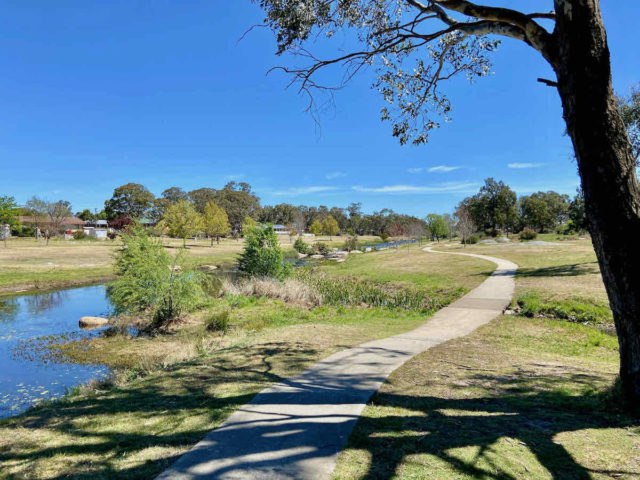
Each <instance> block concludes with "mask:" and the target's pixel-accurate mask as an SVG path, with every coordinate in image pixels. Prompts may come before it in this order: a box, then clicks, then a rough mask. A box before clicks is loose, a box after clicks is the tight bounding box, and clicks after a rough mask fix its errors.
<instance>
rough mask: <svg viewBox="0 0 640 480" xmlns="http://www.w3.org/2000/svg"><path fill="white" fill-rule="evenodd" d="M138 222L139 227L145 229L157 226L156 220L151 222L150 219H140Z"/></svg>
mask: <svg viewBox="0 0 640 480" xmlns="http://www.w3.org/2000/svg"><path fill="white" fill-rule="evenodd" d="M139 221H140V225H142V226H143V227H145V228H150V227H155V226H156V225H157V224H158V222H157V221H156V220H151V219H150V218H141V219H140V220H139Z"/></svg>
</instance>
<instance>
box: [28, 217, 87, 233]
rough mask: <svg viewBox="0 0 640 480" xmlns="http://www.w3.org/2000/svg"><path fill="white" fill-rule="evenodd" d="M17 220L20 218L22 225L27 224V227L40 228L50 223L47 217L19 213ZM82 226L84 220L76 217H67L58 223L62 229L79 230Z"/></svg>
mask: <svg viewBox="0 0 640 480" xmlns="http://www.w3.org/2000/svg"><path fill="white" fill-rule="evenodd" d="M18 220H20V223H21V224H22V225H27V226H29V227H35V226H38V227H40V229H41V230H42V229H43V228H46V227H47V225H50V224H51V223H52V222H51V219H50V218H49V217H42V218H36V217H31V216H22V215H21V216H19V217H18ZM82 227H84V220H81V219H80V218H78V217H67V218H65V219H64V220H62V223H61V225H60V228H61V229H63V230H80V229H81V228H82Z"/></svg>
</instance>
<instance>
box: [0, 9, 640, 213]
mask: <svg viewBox="0 0 640 480" xmlns="http://www.w3.org/2000/svg"><path fill="white" fill-rule="evenodd" d="M535 3H536V4H545V3H548V4H549V5H551V2H550V1H548V2H547V1H546V0H545V1H542V2H535ZM0 4H1V5H2V12H3V13H2V16H1V17H0V31H2V36H1V37H0V64H1V65H2V75H0V165H1V167H0V195H2V194H9V195H13V196H15V197H16V200H18V201H19V202H24V201H26V200H27V199H28V198H29V197H31V196H32V195H34V194H36V195H39V196H41V197H44V198H47V199H50V200H57V199H66V200H69V201H71V202H72V204H73V207H74V209H75V210H80V209H83V208H91V209H94V208H101V207H102V204H103V202H104V200H105V199H106V198H108V197H110V195H111V193H112V191H113V189H114V188H115V187H117V186H118V185H121V184H123V183H127V182H137V183H142V184H144V185H145V186H147V187H148V188H149V189H150V190H151V191H152V192H153V193H155V194H160V192H161V191H162V190H164V189H165V188H167V187H170V186H174V185H175V186H181V187H183V188H185V189H186V190H190V189H194V188H199V187H203V186H209V187H218V188H219V187H221V186H222V185H224V184H225V183H226V182H227V181H229V180H239V181H246V182H248V183H250V184H251V185H252V186H253V187H254V190H255V191H256V192H257V194H258V196H260V197H261V199H262V202H263V204H273V203H280V202H289V203H294V204H313V205H319V204H324V205H329V206H333V205H338V206H346V205H347V204H348V203H350V202H354V201H360V202H362V203H363V207H364V209H365V211H373V210H377V209H380V208H384V207H390V208H393V209H395V210H397V211H400V212H406V213H410V214H415V215H419V216H423V215H425V214H427V213H429V212H448V211H451V210H452V209H453V207H454V206H455V204H456V203H457V202H458V201H459V200H460V199H461V198H463V197H465V196H467V195H469V194H471V193H473V192H475V191H476V190H477V189H478V187H479V186H480V184H481V183H482V180H483V179H484V178H486V177H489V176H493V177H495V178H498V179H502V180H504V181H505V182H507V183H508V184H509V185H511V186H512V187H513V188H514V189H515V190H516V191H517V192H518V193H519V194H526V193H530V192H532V191H537V190H549V189H553V190H557V191H559V192H562V193H568V194H573V193H574V192H575V189H576V187H577V185H578V177H577V175H576V167H575V163H574V162H573V160H572V154H571V146H570V142H569V140H568V138H567V137H566V136H564V125H563V122H562V117H561V109H560V102H559V99H558V96H557V93H556V92H555V90H554V89H551V88H548V87H545V86H543V85H541V84H539V83H537V82H536V78H537V77H547V78H552V74H551V73H550V71H549V68H548V67H547V66H546V65H545V64H544V62H543V61H542V60H541V59H540V58H539V56H538V55H537V53H536V52H534V51H533V50H531V49H528V48H527V47H525V46H524V45H522V44H520V43H518V42H515V41H509V40H506V41H504V42H503V45H502V47H501V48H500V50H499V51H498V52H497V53H496V54H495V55H494V56H493V61H494V67H493V71H494V74H493V75H491V76H490V77H486V78H482V79H479V80H478V81H476V82H475V83H474V84H473V85H470V84H468V82H466V81H455V82H452V83H451V84H450V85H448V86H446V91H447V93H448V94H449V96H450V98H451V99H452V101H453V105H454V111H453V121H452V122H450V123H446V124H443V126H442V128H440V129H439V130H437V131H435V132H434V133H433V134H432V136H431V140H430V142H429V144H427V145H425V146H420V147H413V146H404V147H401V146H400V145H399V144H398V142H397V141H396V140H395V139H394V138H393V137H392V136H391V134H390V125H389V124H387V123H382V122H381V121H380V120H379V111H380V108H381V107H382V106H383V105H382V99H381V98H380V96H379V95H378V94H377V93H376V92H375V91H372V90H371V89H370V88H369V86H370V84H371V81H372V79H373V72H365V73H364V74H362V75H361V76H360V77H358V78H357V79H356V81H354V82H353V83H352V84H351V85H350V86H349V87H347V88H346V89H345V90H343V91H340V92H338V93H337V94H336V98H335V106H334V107H332V108H327V109H326V110H325V111H323V113H322V115H321V117H320V122H321V128H320V129H318V128H317V126H316V125H315V124H314V122H313V120H312V119H311V118H310V117H309V115H308V114H307V113H305V112H304V109H305V106H306V100H305V98H303V97H301V96H299V95H297V93H296V91H295V90H294V89H289V90H287V89H285V87H286V84H287V80H288V79H287V77H286V76H285V75H284V74H281V73H277V72H276V73H272V74H270V75H268V76H267V75H266V72H267V70H268V69H269V68H270V67H273V66H275V65H278V64H279V63H282V61H283V60H282V59H279V58H277V57H276V56H275V55H274V51H275V42H274V40H273V38H272V36H271V34H270V33H269V32H268V31H266V30H264V29H256V30H254V31H252V32H251V33H250V34H249V35H247V36H246V38H244V39H243V40H242V41H240V42H238V39H239V37H240V36H241V34H242V33H243V32H244V31H245V30H246V29H247V28H248V27H250V26H251V25H253V24H255V23H258V22H260V21H261V19H262V12H261V11H260V10H259V9H258V8H257V7H256V6H255V5H253V4H251V3H250V2H249V1H248V0H234V1H232V2H223V1H220V0H218V1H213V2H212V1H205V0H193V1H190V2H179V1H177V0H174V1H170V0H157V1H154V2H151V1H132V0H126V1H120V0H113V1H110V2H92V1H86V0H81V1H80V0H78V1H75V0H68V1H64V2H50V1H32V2H17V1H6V0H2V1H0ZM536 7H538V8H541V7H540V5H536ZM602 7H603V11H604V17H605V23H606V25H607V27H608V31H609V41H610V46H611V50H612V61H613V72H614V86H615V88H616V89H617V90H618V91H620V92H624V93H626V92H627V91H628V88H629V86H630V85H632V84H634V83H636V82H638V81H640V68H639V67H640V50H639V49H637V48H635V47H633V44H634V41H633V39H634V38H635V37H636V36H637V35H636V30H637V24H638V21H639V20H640V5H639V2H637V1H636V0H615V1H614V0H603V1H602ZM338 41H339V40H338Z"/></svg>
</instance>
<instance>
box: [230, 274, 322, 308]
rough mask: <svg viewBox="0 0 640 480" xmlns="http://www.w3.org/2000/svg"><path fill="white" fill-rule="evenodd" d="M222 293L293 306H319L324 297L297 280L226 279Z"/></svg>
mask: <svg viewBox="0 0 640 480" xmlns="http://www.w3.org/2000/svg"><path fill="white" fill-rule="evenodd" d="M221 290H222V293H225V294H228V295H245V296H252V297H258V298H260V297H266V298H272V299H277V300H282V301H283V302H287V303H290V304H293V305H304V306H317V305H320V304H322V297H321V296H320V294H318V293H317V292H316V291H315V290H314V289H313V288H311V287H310V286H309V285H307V284H305V283H303V282H301V281H300V280H297V279H295V278H287V279H285V280H283V281H278V280H275V279H272V278H249V279H244V280H239V281H232V280H230V279H224V280H223V281H222V289H221Z"/></svg>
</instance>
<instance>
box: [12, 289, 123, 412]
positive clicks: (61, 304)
mask: <svg viewBox="0 0 640 480" xmlns="http://www.w3.org/2000/svg"><path fill="white" fill-rule="evenodd" d="M105 293H106V292H105V287H104V285H97V286H91V287H82V288H73V289H68V290H58V291H55V292H51V293H42V294H37V295H19V296H11V297H0V418H5V417H9V416H12V415H16V414H18V413H20V412H22V411H24V410H26V409H27V408H29V407H30V406H32V405H35V404H36V403H38V402H40V401H42V400H43V399H51V398H57V397H60V396H62V395H64V393H65V392H66V391H67V390H68V389H69V388H71V387H74V386H76V385H78V384H80V383H85V382H87V381H89V380H91V379H92V378H101V377H104V376H106V375H108V374H109V370H108V368H107V367H104V366H100V365H76V364H72V363H60V362H57V361H55V360H53V359H50V358H46V357H44V358H43V357H42V356H40V355H37V354H34V351H33V349H32V348H30V347H31V341H32V340H33V339H37V338H40V337H44V336H49V335H52V336H55V335H69V336H73V337H76V338H82V337H87V336H91V335H96V334H98V332H100V330H91V331H83V330H81V329H80V328H79V327H78V320H79V319H80V317H82V316H85V315H90V316H106V315H107V314H108V313H109V312H110V311H111V306H110V304H109V301H108V300H107V298H106V294H105Z"/></svg>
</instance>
